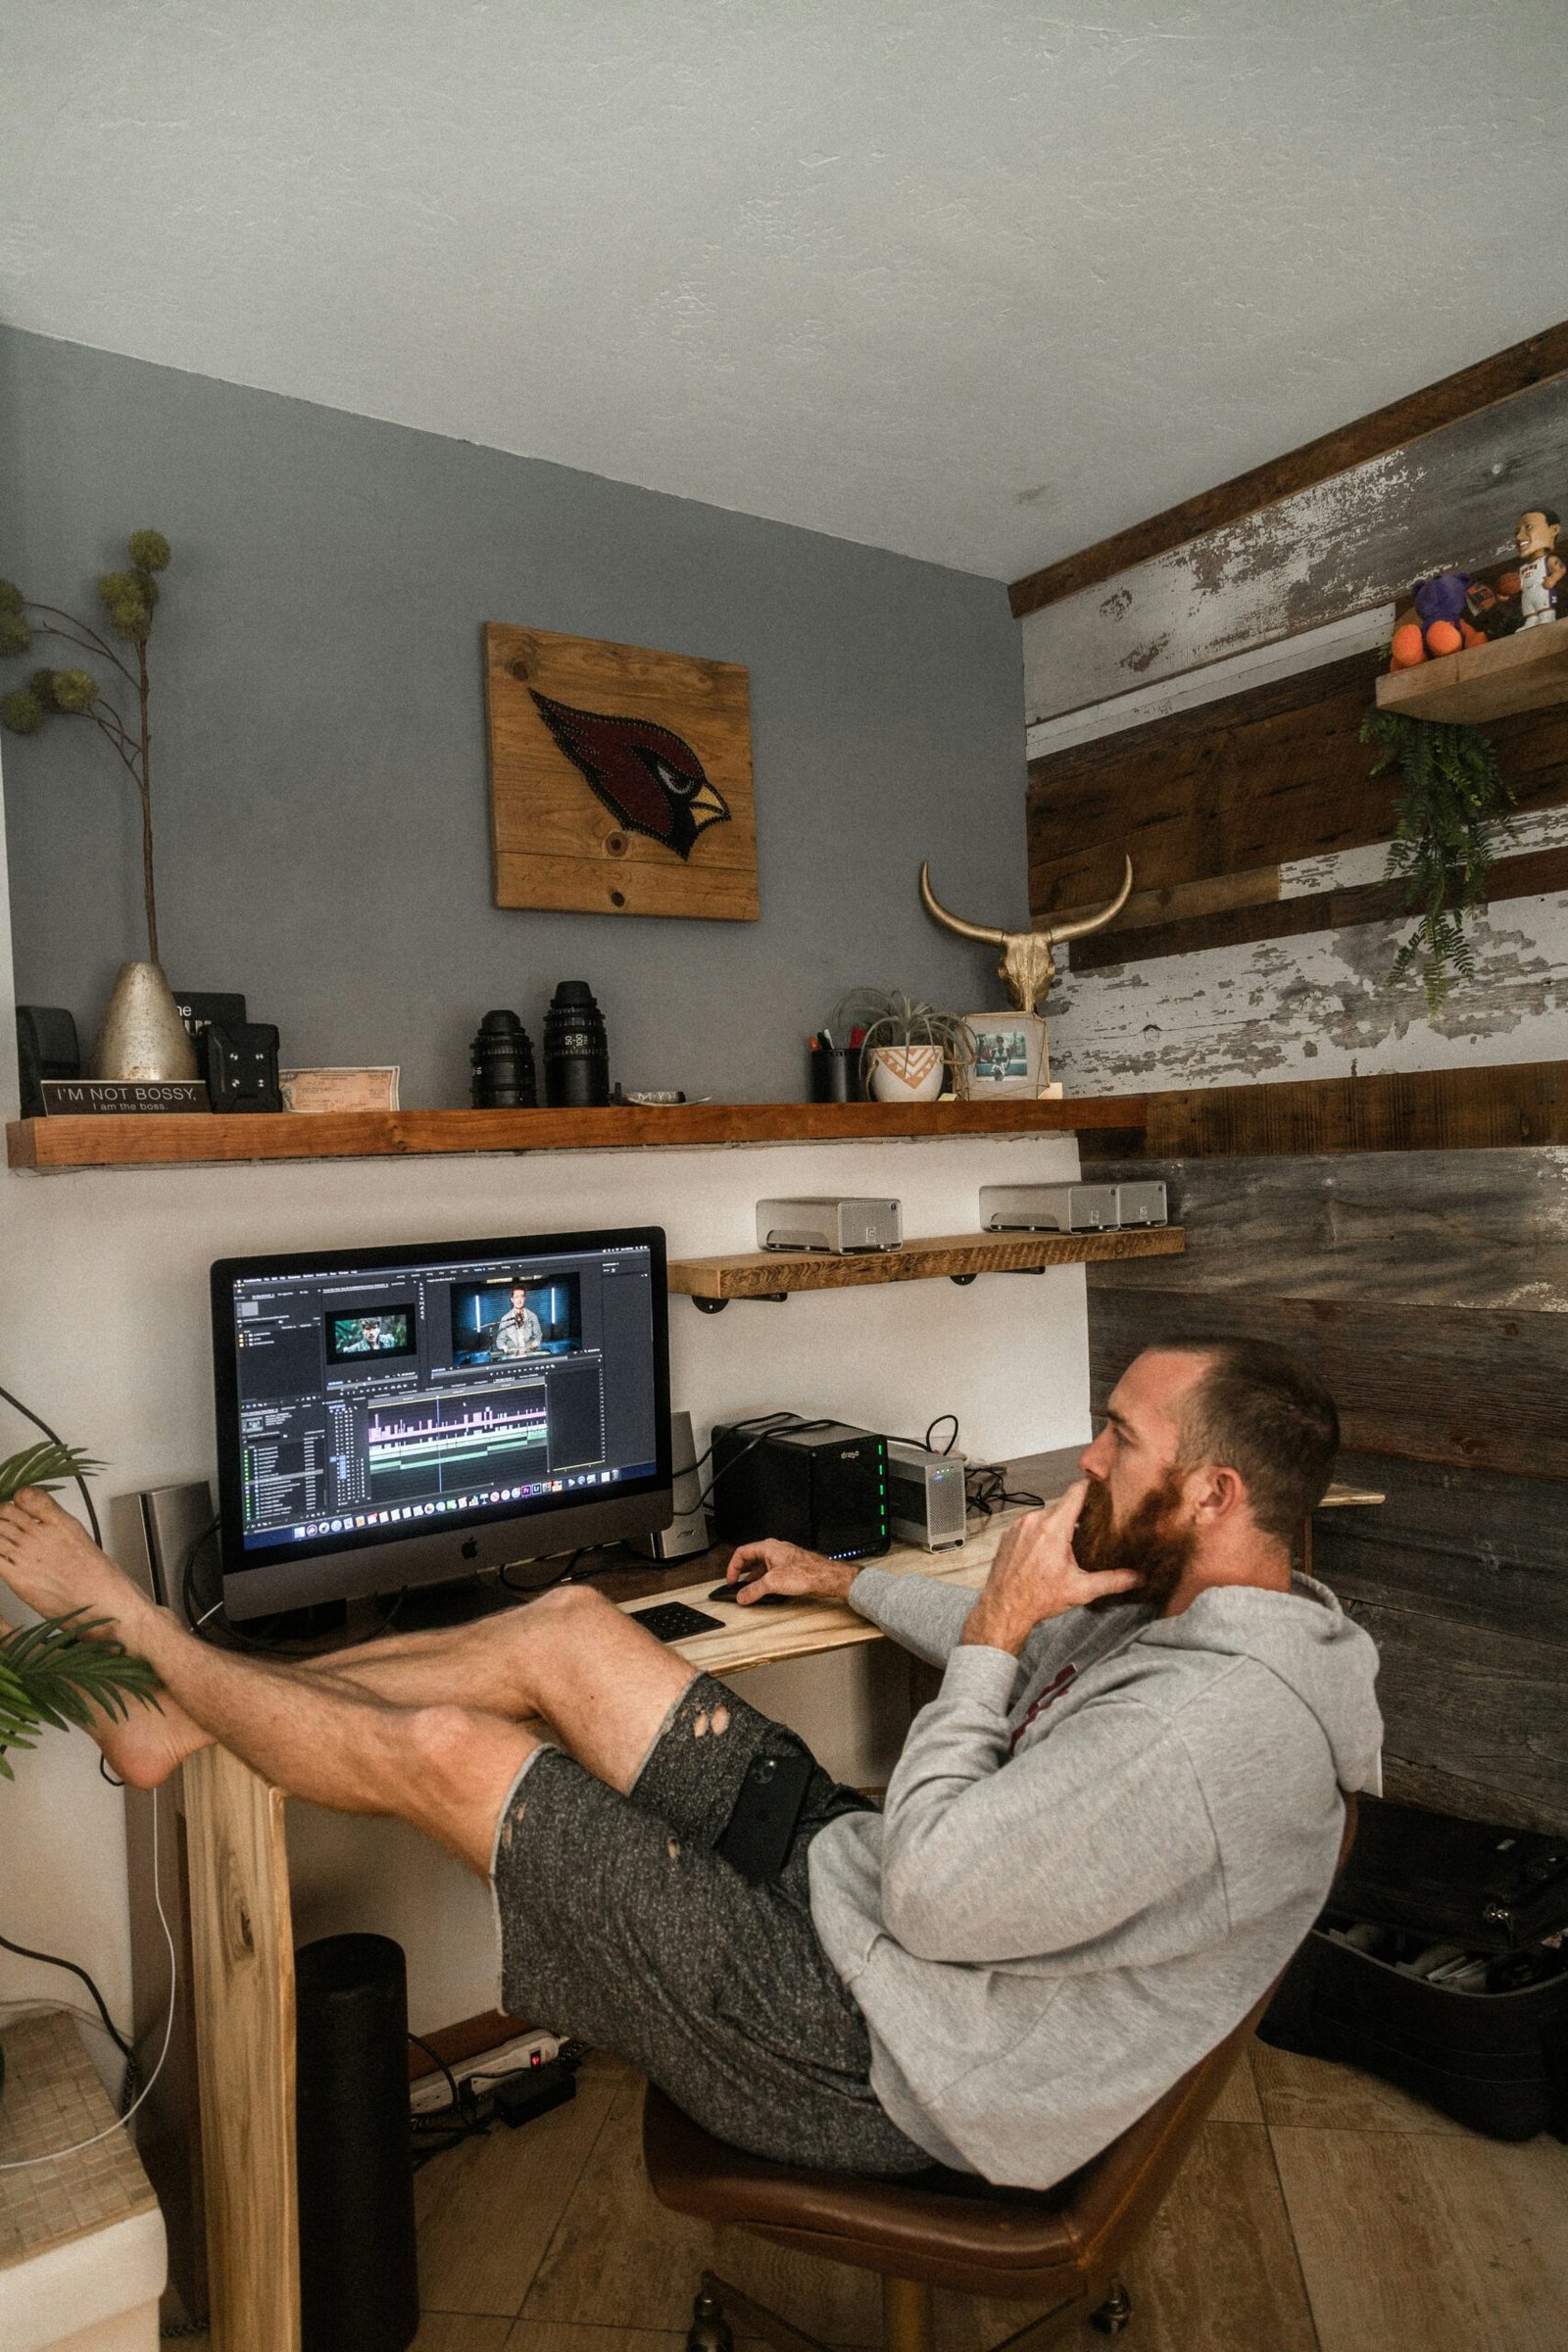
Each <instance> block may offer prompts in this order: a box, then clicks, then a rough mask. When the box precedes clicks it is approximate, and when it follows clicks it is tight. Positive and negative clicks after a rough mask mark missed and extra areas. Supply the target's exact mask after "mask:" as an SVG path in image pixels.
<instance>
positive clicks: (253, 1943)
mask: <svg viewBox="0 0 1568 2352" xmlns="http://www.w3.org/2000/svg"><path fill="white" fill-rule="evenodd" d="M1076 1452H1077V1449H1076V1448H1073V1449H1071V1450H1070V1451H1067V1452H1065V1453H1062V1454H1058V1455H1052V1456H1046V1457H1036V1460H1035V1461H1034V1462H1033V1463H1031V1462H1019V1463H1016V1464H1013V1465H1012V1466H1011V1472H1012V1475H1013V1476H1014V1478H1016V1479H1018V1480H1020V1481H1022V1482H1024V1483H1027V1481H1028V1478H1029V1475H1030V1472H1031V1470H1033V1472H1034V1475H1035V1478H1036V1480H1037V1484H1036V1487H1035V1491H1036V1492H1038V1493H1040V1494H1043V1495H1047V1496H1048V1498H1049V1497H1052V1496H1054V1495H1058V1494H1060V1493H1061V1492H1062V1491H1063V1490H1064V1488H1065V1487H1066V1485H1067V1484H1068V1482H1069V1480H1070V1478H1071V1476H1072V1465H1073V1463H1074V1461H1075V1459H1076ZM1047 1465H1049V1467H1050V1470H1051V1471H1052V1472H1053V1473H1054V1475H1046V1466H1047ZM1328 1500H1329V1501H1330V1502H1335V1503H1340V1502H1378V1501H1381V1500H1382V1497H1381V1495H1371V1494H1363V1493H1359V1492H1356V1493H1352V1492H1350V1491H1348V1490H1344V1489H1335V1490H1332V1491H1331V1493H1330V1495H1329V1496H1328ZM1020 1516H1021V1513H1020V1512H1019V1511H1018V1510H1007V1511H1005V1512H1000V1513H998V1515H997V1516H996V1517H995V1518H993V1519H990V1520H988V1521H986V1522H985V1523H984V1524H983V1525H982V1526H981V1527H980V1528H979V1529H977V1530H976V1531H975V1533H973V1534H972V1535H971V1536H970V1537H969V1539H968V1541H967V1542H966V1543H965V1544H963V1545H961V1546H960V1547H957V1548H956V1549H954V1550H952V1551H945V1552H938V1553H931V1552H928V1551H923V1550H915V1549H913V1548H911V1547H910V1546H908V1545H905V1544H899V1545H896V1546H895V1547H894V1549H893V1550H892V1551H891V1552H889V1553H888V1554H887V1556H886V1558H885V1559H883V1560H880V1561H878V1562H876V1563H875V1565H877V1566H879V1567H883V1568H888V1569H891V1570H892V1571H893V1573H894V1574H895V1575H909V1574H911V1573H912V1574H920V1575H926V1576H935V1577H937V1578H938V1579H940V1581H941V1582H943V1583H944V1584H952V1585H965V1586H975V1585H979V1584H981V1583H982V1582H983V1581H984V1579H985V1576H986V1573H987V1571H988V1570H989V1568H990V1565H991V1561H992V1558H993V1556H994V1555H995V1552H996V1548H997V1545H998V1544H999V1543H1000V1541H1001V1539H1002V1536H1003V1535H1004V1533H1005V1530H1006V1529H1007V1527H1009V1526H1010V1525H1011V1524H1012V1522H1013V1521H1014V1520H1015V1519H1017V1518H1018V1517H1020ZM682 1574H683V1572H682V1571H679V1570H677V1571H665V1572H663V1573H662V1574H661V1573H658V1572H655V1573H652V1574H645V1573H633V1574H631V1575H629V1576H628V1577H627V1578H625V1579H624V1580H623V1582H624V1583H625V1584H630V1585H633V1586H635V1587H636V1588H637V1589H638V1591H637V1593H633V1594H629V1595H627V1594H622V1595H618V1596H617V1597H618V1599H619V1605H620V1606H622V1607H628V1606H631V1605H633V1604H634V1601H635V1599H636V1598H638V1597H640V1596H642V1595H645V1594H646V1593H649V1592H650V1591H658V1592H659V1593H661V1596H662V1597H664V1598H668V1599H679V1600H686V1601H688V1602H690V1603H691V1604H692V1605H693V1606H696V1607H699V1608H703V1609H705V1610H707V1611H708V1613H709V1614H711V1613H712V1609H713V1607H714V1606H718V1605H721V1604H711V1603H710V1602H709V1601H708V1597H707V1596H708V1593H709V1592H710V1591H711V1587H712V1585H713V1583H714V1581H715V1570H714V1567H713V1565H712V1563H711V1562H710V1564H709V1565H708V1568H707V1572H706V1574H705V1575H704V1576H703V1577H702V1580H701V1582H682V1581H679V1580H680V1578H681V1576H682ZM724 1613H725V1614H726V1615H728V1614H730V1612H728V1611H725V1612H724ZM733 1618H734V1622H733V1624H732V1625H731V1624H726V1625H725V1626H724V1628H723V1630H722V1631H720V1632H714V1633H710V1634H698V1635H696V1636H694V1637H693V1638H692V1639H691V1640H690V1641H687V1642H676V1643H674V1644H673V1645H672V1646H673V1647H674V1648H675V1649H676V1650H677V1651H678V1653H679V1654H680V1656H682V1657H684V1658H688V1659H689V1660H690V1661H691V1663H692V1664H693V1665H694V1666H698V1667H701V1668H703V1669H704V1670H705V1671H706V1672H708V1673H710V1674H721V1675H734V1674H740V1673H744V1672H745V1671H746V1670H747V1669H748V1668H751V1667H757V1666H773V1665H778V1664H781V1663H783V1662H785V1661H787V1660H789V1659H791V1658H805V1657H815V1656H819V1655H821V1654H822V1653H823V1652H824V1651H827V1650H833V1649H846V1648H850V1647H852V1646H854V1645H856V1644H858V1643H860V1642H880V1641H881V1640H882V1639H883V1636H882V1635H881V1634H880V1633H879V1632H878V1630H877V1629H876V1627H875V1626H873V1625H869V1624H868V1623H867V1622H866V1620H865V1619H864V1618H863V1617H858V1616H857V1615H856V1614H855V1612H854V1611H853V1610H852V1609H849V1608H846V1607H842V1606H840V1605H839V1604H837V1603H829V1602H817V1601H802V1602H800V1603H799V1604H798V1605H795V1606H792V1607H791V1608H789V1609H747V1610H741V1609H736V1610H734V1611H733ZM184 1808H185V1816H186V1829H187V1838H188V1848H189V1867H190V1887H191V1945H192V1965H193V1972H194V1980H195V2034H196V2046H197V2061H198V2073H199V2082H200V2093H201V2118H202V2155H203V2163H204V2169H205V2175H206V2197H207V2253H208V2272H209V2286H210V2294H211V2310H212V2347H213V2352H299V2342H300V2309H299V2231H298V2217H297V2210H296V2181H295V2160H294V1939H293V1927H292V1919H291V1912H290V1901H289V1883H288V1857H287V1852H286V1848H285V1844H284V1830H283V1808H284V1797H283V1792H282V1790H281V1789H275V1788H272V1787H270V1785H269V1784H268V1783H266V1782H264V1781H263V1780H261V1779H260V1778H259V1777H258V1776H257V1775H256V1774H255V1773H253V1772H252V1771H251V1770H250V1769H249V1768H248V1766H246V1765H244V1764H242V1763H240V1762H239V1760H238V1759H237V1758H236V1757H234V1756H231V1755H230V1754H229V1753H228V1751H227V1750H226V1749H224V1748H221V1747H220V1748H208V1749H206V1750H205V1751H204V1752H203V1753H202V1754H201V1755H198V1756H195V1757H193V1758H192V1759H191V1761H190V1762H189V1763H188V1764H187V1765H186V1766H185V1767H184Z"/></svg>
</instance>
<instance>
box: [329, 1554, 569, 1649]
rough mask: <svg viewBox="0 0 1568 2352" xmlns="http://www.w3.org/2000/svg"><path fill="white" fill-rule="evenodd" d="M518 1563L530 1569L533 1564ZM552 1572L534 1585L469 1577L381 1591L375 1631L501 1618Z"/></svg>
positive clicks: (426, 1629)
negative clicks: (506, 1610) (390, 1591)
mask: <svg viewBox="0 0 1568 2352" xmlns="http://www.w3.org/2000/svg"><path fill="white" fill-rule="evenodd" d="M519 1564H520V1566H522V1567H523V1568H527V1567H529V1566H531V1565H532V1564H533V1563H531V1562H529V1561H523V1562H521V1563H519ZM541 1565H542V1563H541ZM553 1573H554V1572H553V1571H552V1572H551V1573H550V1574H545V1575H542V1576H541V1577H540V1579H539V1582H538V1586H537V1587H535V1588H530V1587H528V1586H524V1585H522V1584H521V1583H518V1584H516V1585H504V1584H503V1583H502V1582H501V1580H500V1578H499V1577H491V1576H483V1577H478V1576H470V1577H466V1578H465V1579H464V1580H463V1582H462V1583H457V1584H446V1585H417V1586H415V1587H414V1588H413V1589H412V1590H411V1591H409V1592H407V1593H377V1594H376V1595H375V1599H374V1603H373V1606H374V1609H375V1613H376V1615H377V1617H378V1618H379V1619H380V1626H379V1628H378V1629H376V1630H379V1631H381V1632H383V1633H388V1634H428V1633H438V1632H440V1630H441V1629H442V1628H443V1627H445V1626H449V1625H476V1624H477V1623H478V1622H479V1620H480V1619H481V1618H484V1617H499V1616H500V1615H501V1613H502V1611H503V1610H504V1609H515V1608H516V1607H517V1606H518V1605H519V1603H520V1602H522V1601H525V1600H529V1599H531V1598H532V1597H533V1592H534V1591H535V1590H537V1591H541V1592H542V1591H543V1589H544V1587H545V1586H546V1585H547V1584H549V1583H550V1581H551V1574H553ZM371 1639H372V1640H373V1639H374V1632H372V1634H371Z"/></svg>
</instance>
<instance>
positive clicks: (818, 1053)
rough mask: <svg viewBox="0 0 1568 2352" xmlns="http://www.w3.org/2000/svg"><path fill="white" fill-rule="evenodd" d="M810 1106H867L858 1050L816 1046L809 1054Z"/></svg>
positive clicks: (854, 1048)
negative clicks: (847, 1104) (842, 1104)
mask: <svg viewBox="0 0 1568 2352" xmlns="http://www.w3.org/2000/svg"><path fill="white" fill-rule="evenodd" d="M806 1061H807V1085H808V1087H809V1090H810V1091H809V1095H808V1097H807V1100H808V1102H810V1103H863V1102H864V1101H865V1089H864V1087H863V1086H862V1085H861V1084H860V1049H859V1047H858V1046H812V1047H810V1048H809V1051H808V1053H807V1056H806Z"/></svg>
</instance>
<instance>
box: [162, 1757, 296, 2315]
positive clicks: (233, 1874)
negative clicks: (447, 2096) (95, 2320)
mask: <svg viewBox="0 0 1568 2352" xmlns="http://www.w3.org/2000/svg"><path fill="white" fill-rule="evenodd" d="M184 1773H185V1820H186V1835H187V1840H188V1848H189V1854H190V1919H191V1948H192V1959H193V1966H194V1973H195V1996H196V1998H195V2011H196V2053H197V2069H198V2080H199V2082H200V2085H201V2115H202V2159H203V2165H204V2169H205V2173H206V2184H207V2263H208V2274H209V2285H210V2292H211V2298H212V2352H299V2342H300V2259H299V2209H298V2198H297V2186H296V2176H295V2160H294V1936H293V1928H292V1922H291V1919H290V1912H289V1887H288V1854H287V1848H286V1846H285V1843H284V1833H283V1793H282V1790H281V1789H273V1788H270V1787H269V1785H268V1784H267V1783H266V1782H265V1781H263V1780H261V1779H259V1778H258V1776H257V1775H256V1774H255V1773H254V1772H252V1771H251V1770H250V1768H249V1766H248V1765H245V1764H241V1763H240V1762H239V1760H238V1758H237V1757H235V1756H231V1755H230V1754H229V1753H228V1751H227V1750H226V1749H225V1748H221V1747H210V1748H205V1749H204V1750H203V1751H202V1752H201V1754H199V1755H196V1756H192V1757H191V1759H190V1761H189V1762H188V1763H187V1764H186V1765H185V1767H184Z"/></svg>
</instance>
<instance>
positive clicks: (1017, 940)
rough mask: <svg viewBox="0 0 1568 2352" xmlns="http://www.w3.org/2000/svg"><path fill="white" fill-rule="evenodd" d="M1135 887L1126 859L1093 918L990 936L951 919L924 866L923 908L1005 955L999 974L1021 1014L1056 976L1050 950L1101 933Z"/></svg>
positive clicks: (981, 926) (1034, 1004)
mask: <svg viewBox="0 0 1568 2352" xmlns="http://www.w3.org/2000/svg"><path fill="white" fill-rule="evenodd" d="M1132 887H1133V861H1132V859H1131V858H1128V859H1127V871H1126V873H1125V875H1124V876H1123V877H1122V885H1121V888H1120V890H1118V891H1117V893H1116V896H1115V897H1114V898H1113V899H1111V900H1110V901H1109V902H1108V903H1107V904H1106V905H1105V906H1103V907H1098V908H1097V909H1096V911H1095V912H1094V913H1093V914H1076V915H1072V916H1071V917H1069V918H1068V919H1067V920H1066V921H1065V922H1059V923H1047V924H1046V926H1045V928H1044V929H1043V930H1040V931H992V930H989V929H988V928H987V926H986V925H985V924H984V923H966V922H965V921H964V920H963V919H962V917H961V916H960V915H956V914H950V913H949V912H948V910H947V908H946V907H944V906H943V904H942V902H941V900H940V899H939V898H938V897H937V894H936V892H935V891H934V890H933V889H932V887H931V868H930V866H929V864H925V863H922V865H921V867H920V903H921V905H922V906H923V907H924V908H925V910H926V912H927V914H929V915H933V916H935V918H936V920H937V921H938V922H939V923H943V924H945V925H946V926H947V928H948V929H949V930H950V931H956V933H957V935H958V937H959V938H960V939H979V940H984V941H985V943H986V944H987V946H989V947H993V948H1000V949H1001V950H1002V960H1001V962H1000V963H999V964H998V965H997V970H998V972H999V973H1000V974H1001V976H1002V978H1003V980H1004V981H1005V984H1006V990H1007V995H1008V998H1009V999H1010V1001H1011V1002H1012V1003H1013V1004H1014V1005H1017V1007H1018V1009H1019V1011H1020V1012H1033V1011H1034V1010H1035V1009H1036V1007H1037V1005H1039V1003H1040V1000H1041V998H1042V997H1043V996H1044V995H1045V993H1046V991H1047V989H1048V988H1049V987H1050V986H1051V983H1052V982H1053V980H1054V978H1055V976H1056V958H1055V956H1054V955H1053V954H1052V952H1051V951H1052V949H1053V948H1055V947H1059V946H1060V945H1061V944H1062V942H1063V941H1064V940H1068V939H1082V938H1083V937H1084V935H1085V934H1086V933H1087V932H1090V931H1103V929H1104V927H1105V925H1106V924H1107V923H1108V922H1110V921H1112V920H1113V919H1114V917H1115V916H1116V915H1118V914H1120V912H1121V910H1122V908H1123V907H1125V906H1126V904H1127V901H1128V898H1129V897H1130V895H1131V893H1132Z"/></svg>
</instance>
